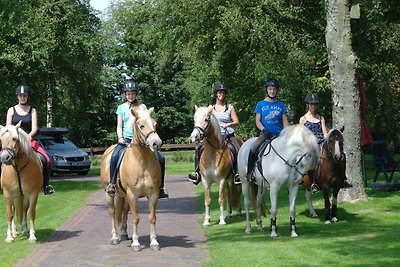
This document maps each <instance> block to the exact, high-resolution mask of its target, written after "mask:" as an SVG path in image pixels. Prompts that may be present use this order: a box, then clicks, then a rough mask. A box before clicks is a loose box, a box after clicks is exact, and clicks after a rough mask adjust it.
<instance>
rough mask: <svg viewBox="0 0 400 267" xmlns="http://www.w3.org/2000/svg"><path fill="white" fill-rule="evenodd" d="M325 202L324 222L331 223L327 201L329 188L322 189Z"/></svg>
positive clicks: (329, 206) (328, 202)
mask: <svg viewBox="0 0 400 267" xmlns="http://www.w3.org/2000/svg"><path fill="white" fill-rule="evenodd" d="M323 193H324V202H325V224H330V223H331V202H330V201H329V188H324V189H323Z"/></svg>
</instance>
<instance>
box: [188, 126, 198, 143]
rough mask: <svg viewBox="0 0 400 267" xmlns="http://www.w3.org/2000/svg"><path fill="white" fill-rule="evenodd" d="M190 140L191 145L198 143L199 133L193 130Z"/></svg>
mask: <svg viewBox="0 0 400 267" xmlns="http://www.w3.org/2000/svg"><path fill="white" fill-rule="evenodd" d="M190 139H191V140H192V143H194V142H196V141H198V140H199V139H200V138H199V131H197V130H196V129H195V130H193V132H192V133H191V134H190Z"/></svg>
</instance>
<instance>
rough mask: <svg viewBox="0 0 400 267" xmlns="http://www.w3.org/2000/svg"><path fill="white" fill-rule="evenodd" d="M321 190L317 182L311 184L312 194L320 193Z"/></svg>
mask: <svg viewBox="0 0 400 267" xmlns="http://www.w3.org/2000/svg"><path fill="white" fill-rule="evenodd" d="M319 190H320V189H319V186H318V185H317V184H316V183H312V184H311V187H310V191H311V193H312V194H315V193H318V192H319Z"/></svg>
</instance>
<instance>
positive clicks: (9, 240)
mask: <svg viewBox="0 0 400 267" xmlns="http://www.w3.org/2000/svg"><path fill="white" fill-rule="evenodd" d="M5 241H6V243H8V244H11V243H13V242H14V239H13V238H7V239H6V240H5Z"/></svg>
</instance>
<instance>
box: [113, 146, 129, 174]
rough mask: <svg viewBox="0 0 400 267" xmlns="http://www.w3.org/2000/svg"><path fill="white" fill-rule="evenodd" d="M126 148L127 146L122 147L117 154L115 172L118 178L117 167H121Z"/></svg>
mask: <svg viewBox="0 0 400 267" xmlns="http://www.w3.org/2000/svg"><path fill="white" fill-rule="evenodd" d="M127 148H128V146H124V147H123V148H121V149H120V150H119V152H118V161H117V166H116V168H115V172H116V173H117V174H118V176H119V167H121V162H122V159H123V158H124V155H125V152H126V149H127Z"/></svg>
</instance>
